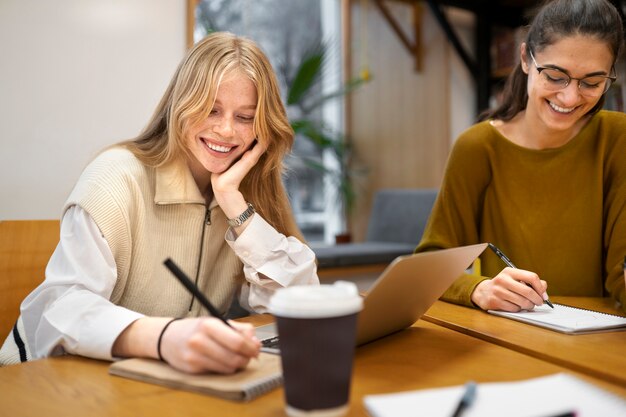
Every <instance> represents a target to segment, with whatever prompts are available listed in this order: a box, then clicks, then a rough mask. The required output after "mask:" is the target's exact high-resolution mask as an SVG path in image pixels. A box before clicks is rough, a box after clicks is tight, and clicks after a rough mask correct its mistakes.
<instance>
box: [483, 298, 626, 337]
mask: <svg viewBox="0 0 626 417" xmlns="http://www.w3.org/2000/svg"><path fill="white" fill-rule="evenodd" d="M488 313H491V314H495V315H496V316H502V317H507V318H510V319H513V320H518V321H523V322H524V323H529V324H534V325H536V326H541V327H545V328H547V329H551V330H556V331H557V332H562V333H568V334H583V333H596V332H607V331H615V330H626V317H620V316H615V315H612V314H606V313H600V312H598V311H592V310H585V309H581V308H575V307H569V306H564V305H562V304H554V309H552V308H550V307H549V306H547V305H542V306H538V307H535V308H534V309H533V310H530V311H526V310H523V311H520V312H518V313H509V312H506V311H497V310H488Z"/></svg>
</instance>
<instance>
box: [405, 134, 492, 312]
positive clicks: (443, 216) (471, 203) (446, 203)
mask: <svg viewBox="0 0 626 417" xmlns="http://www.w3.org/2000/svg"><path fill="white" fill-rule="evenodd" d="M491 129H492V127H491V126H490V125H489V124H488V122H483V123H480V124H477V125H475V126H472V127H471V128H469V129H468V130H467V131H465V132H464V133H463V134H462V135H461V136H460V137H459V138H458V139H457V141H456V142H455V144H454V146H453V149H452V151H451V153H450V156H449V158H448V162H447V165H446V171H445V174H444V179H443V183H442V186H441V189H440V192H439V194H438V197H437V201H436V202H435V205H434V207H433V211H432V213H431V215H430V218H429V221H428V224H427V226H426V229H425V231H424V235H423V236H422V240H421V242H420V244H419V245H418V247H417V248H416V250H415V252H416V253H417V252H424V251H428V250H435V249H443V248H451V247H457V246H464V245H470V244H475V243H480V242H479V228H478V225H479V222H480V218H481V210H482V204H483V198H484V192H485V188H486V187H487V185H488V184H489V182H490V180H491V165H490V161H489V153H490V147H489V140H490V139H489V138H490V133H489V132H490V130H491ZM485 279H487V278H486V277H481V276H477V275H471V274H464V275H462V276H461V277H459V279H457V280H456V281H455V282H454V283H453V284H452V285H451V286H450V288H449V289H448V290H447V291H446V292H445V294H444V295H443V296H442V299H443V300H445V301H449V302H453V303H456V304H463V305H467V306H473V303H472V301H471V299H470V296H471V293H472V292H473V291H474V288H475V287H476V285H478V283H480V282H481V281H483V280H485Z"/></svg>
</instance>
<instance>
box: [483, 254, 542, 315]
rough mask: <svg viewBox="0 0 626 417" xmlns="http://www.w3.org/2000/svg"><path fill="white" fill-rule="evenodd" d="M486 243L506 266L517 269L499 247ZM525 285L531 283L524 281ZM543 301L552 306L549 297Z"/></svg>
mask: <svg viewBox="0 0 626 417" xmlns="http://www.w3.org/2000/svg"><path fill="white" fill-rule="evenodd" d="M487 245H489V249H491V250H492V251H494V253H495V254H496V255H498V257H499V258H500V259H502V261H503V262H504V263H505V264H506V266H508V267H509V268H515V269H517V267H516V266H515V265H513V262H511V260H510V259H509V258H508V257H507V256H506V255H505V254H504V253H502V251H501V250H500V249H498V248H497V247H496V245H494V244H493V243H488V244H487ZM526 285H528V286H529V287H532V285H530V284H528V283H526ZM543 302H544V303H545V304H547V305H549V306H550V307H552V308H554V306H553V305H552V303H551V302H550V300H549V299H547V298H546V299H545V300H543Z"/></svg>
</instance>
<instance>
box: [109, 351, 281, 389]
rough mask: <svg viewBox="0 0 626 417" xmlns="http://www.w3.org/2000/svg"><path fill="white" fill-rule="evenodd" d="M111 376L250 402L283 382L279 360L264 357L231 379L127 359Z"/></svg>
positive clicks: (111, 368)
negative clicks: (188, 372)
mask: <svg viewBox="0 0 626 417" xmlns="http://www.w3.org/2000/svg"><path fill="white" fill-rule="evenodd" d="M109 373H110V374H112V375H117V376H122V377H126V378H131V379H136V380H139V381H143V382H149V383H152V384H158V385H164V386H166V387H170V388H174V389H181V390H186V391H194V392H199V393H202V394H209V395H215V396H217V397H221V398H225V399H228V400H234V401H249V400H252V399H254V398H256V397H258V396H259V395H261V394H264V393H266V392H268V391H270V390H272V389H274V388H277V387H279V386H280V385H281V384H282V382H283V377H282V370H281V364H280V356H278V355H272V354H266V353H262V352H261V354H260V355H259V357H258V358H257V359H253V360H251V361H250V363H249V364H248V366H247V367H246V369H244V370H241V371H239V372H237V373H234V374H230V375H221V374H202V375H192V374H187V373H184V372H181V371H178V370H176V369H174V368H172V367H171V366H169V365H168V364H166V363H165V362H161V361H157V360H155V359H141V358H133V359H124V360H121V361H119V362H114V363H112V364H111V366H109Z"/></svg>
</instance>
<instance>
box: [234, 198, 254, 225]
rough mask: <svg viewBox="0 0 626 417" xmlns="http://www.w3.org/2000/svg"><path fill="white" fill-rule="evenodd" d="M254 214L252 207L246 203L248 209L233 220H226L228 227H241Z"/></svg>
mask: <svg viewBox="0 0 626 417" xmlns="http://www.w3.org/2000/svg"><path fill="white" fill-rule="evenodd" d="M254 213H255V210H254V206H253V205H252V204H250V203H248V208H247V209H246V210H245V211H244V212H243V213H241V214H240V215H239V216H237V217H235V218H234V219H228V225H229V226H230V227H237V226H241V225H242V224H243V223H244V222H245V221H246V220H248V219H249V218H250V217H252V215H253V214H254Z"/></svg>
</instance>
